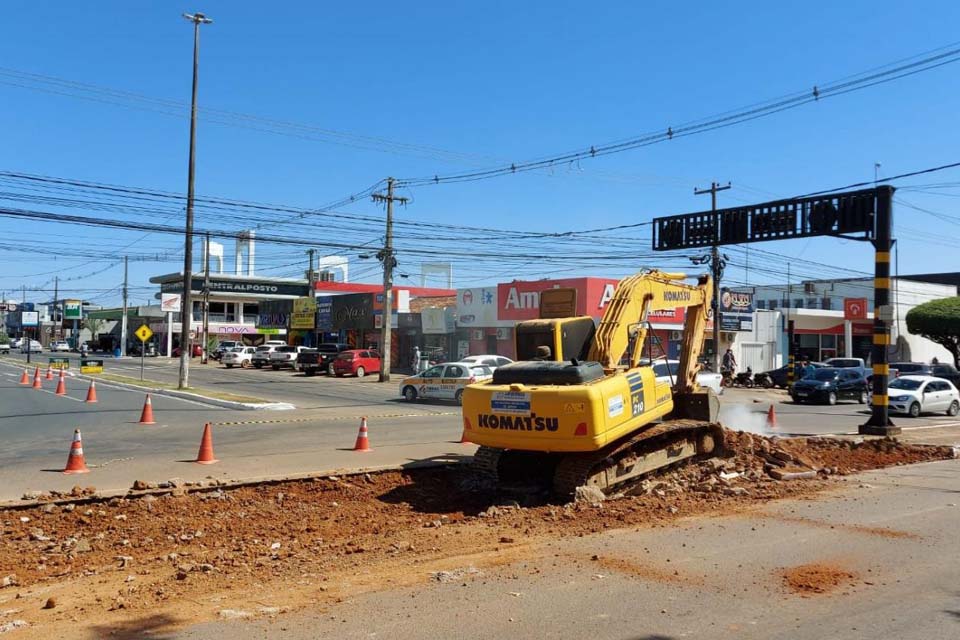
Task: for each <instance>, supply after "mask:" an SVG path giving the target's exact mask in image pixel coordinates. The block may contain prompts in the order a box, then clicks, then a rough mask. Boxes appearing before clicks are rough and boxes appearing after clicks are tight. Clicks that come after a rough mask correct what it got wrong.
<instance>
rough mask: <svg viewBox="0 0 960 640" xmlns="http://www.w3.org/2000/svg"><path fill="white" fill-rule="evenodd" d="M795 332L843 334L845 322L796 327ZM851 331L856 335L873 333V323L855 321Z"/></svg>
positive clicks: (827, 334) (828, 334)
mask: <svg viewBox="0 0 960 640" xmlns="http://www.w3.org/2000/svg"><path fill="white" fill-rule="evenodd" d="M794 333H797V334H800V333H804V334H819V335H826V336H830V335H834V336H842V335H843V324H837V325H834V326H832V327H826V328H825V329H795V330H794ZM851 333H852V334H853V335H855V336H869V335H873V325H871V324H870V323H869V322H854V323H853V324H852V325H851Z"/></svg>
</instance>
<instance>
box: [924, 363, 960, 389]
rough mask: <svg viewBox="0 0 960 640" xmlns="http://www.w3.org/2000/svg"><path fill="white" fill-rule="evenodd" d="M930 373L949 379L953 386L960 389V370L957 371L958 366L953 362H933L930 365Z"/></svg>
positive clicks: (936, 376)
mask: <svg viewBox="0 0 960 640" xmlns="http://www.w3.org/2000/svg"><path fill="white" fill-rule="evenodd" d="M930 375H932V376H934V377H935V378H943V379H944V380H949V381H950V382H951V384H953V386H955V387H957V388H958V389H960V371H957V368H956V367H954V366H953V365H952V364H943V363H940V364H932V365H930Z"/></svg>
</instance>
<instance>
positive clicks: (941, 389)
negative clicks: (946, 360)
mask: <svg viewBox="0 0 960 640" xmlns="http://www.w3.org/2000/svg"><path fill="white" fill-rule="evenodd" d="M887 397H888V398H889V399H890V411H891V412H894V413H906V414H907V415H909V416H910V417H911V418H916V417H918V416H919V415H920V414H921V413H936V412H940V411H943V412H944V413H946V414H947V415H948V416H955V415H957V414H958V413H960V392H958V391H957V388H956V387H955V386H953V383H951V382H950V381H949V380H944V379H943V378H934V377H933V376H900V377H899V378H897V379H895V380H891V381H890V384H889V385H887Z"/></svg>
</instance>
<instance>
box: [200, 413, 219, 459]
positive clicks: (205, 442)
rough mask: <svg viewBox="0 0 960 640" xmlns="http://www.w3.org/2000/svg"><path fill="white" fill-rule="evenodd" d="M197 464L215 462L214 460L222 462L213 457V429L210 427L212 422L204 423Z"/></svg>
mask: <svg viewBox="0 0 960 640" xmlns="http://www.w3.org/2000/svg"><path fill="white" fill-rule="evenodd" d="M194 462H196V463H197V464H213V463H214V462H220V461H219V460H217V459H216V458H214V457H213V430H212V429H211V428H210V423H209V422H208V423H206V424H205V425H203V438H201V440H200V451H198V452H197V459H196V460H194Z"/></svg>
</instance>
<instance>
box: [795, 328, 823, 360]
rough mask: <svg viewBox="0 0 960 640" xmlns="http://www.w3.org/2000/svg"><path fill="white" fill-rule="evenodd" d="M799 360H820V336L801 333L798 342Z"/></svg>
mask: <svg viewBox="0 0 960 640" xmlns="http://www.w3.org/2000/svg"><path fill="white" fill-rule="evenodd" d="M799 346H800V353H799V354H798V355H799V356H800V357H801V358H806V359H807V360H819V359H820V336H819V335H818V334H816V333H802V334H800V340H799Z"/></svg>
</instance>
